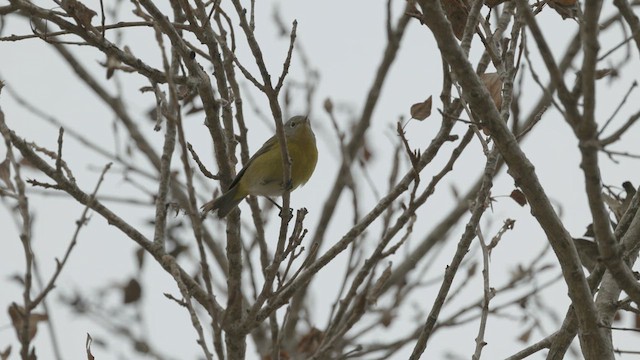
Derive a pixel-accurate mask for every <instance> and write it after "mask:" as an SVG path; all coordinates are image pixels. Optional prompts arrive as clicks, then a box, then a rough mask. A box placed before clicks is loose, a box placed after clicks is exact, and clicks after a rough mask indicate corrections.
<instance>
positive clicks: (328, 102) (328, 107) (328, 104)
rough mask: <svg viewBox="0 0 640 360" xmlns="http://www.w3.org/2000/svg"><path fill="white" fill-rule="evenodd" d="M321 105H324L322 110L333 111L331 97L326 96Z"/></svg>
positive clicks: (330, 112)
mask: <svg viewBox="0 0 640 360" xmlns="http://www.w3.org/2000/svg"><path fill="white" fill-rule="evenodd" d="M322 106H323V107H324V111H326V112H327V114H332V113H333V102H332V101H331V99H329V98H326V99H325V100H324V103H322Z"/></svg>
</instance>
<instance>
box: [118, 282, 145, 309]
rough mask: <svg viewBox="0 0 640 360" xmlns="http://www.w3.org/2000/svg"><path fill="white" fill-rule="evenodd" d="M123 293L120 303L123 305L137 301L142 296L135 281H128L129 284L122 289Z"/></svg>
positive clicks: (139, 287) (138, 284)
mask: <svg viewBox="0 0 640 360" xmlns="http://www.w3.org/2000/svg"><path fill="white" fill-rule="evenodd" d="M122 290H123V292H124V294H123V295H124V296H123V300H122V302H123V303H124V304H131V303H134V302H136V301H138V300H140V297H141V296H142V287H141V286H140V283H139V282H138V280H136V279H131V280H129V283H127V285H126V286H125V287H124V288H123V289H122Z"/></svg>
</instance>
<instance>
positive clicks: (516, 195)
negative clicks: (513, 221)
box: [509, 189, 527, 206]
mask: <svg viewBox="0 0 640 360" xmlns="http://www.w3.org/2000/svg"><path fill="white" fill-rule="evenodd" d="M509 197H511V198H512V199H513V201H515V202H517V203H518V205H520V206H525V205H527V197H526V196H525V195H524V193H523V192H522V191H520V190H518V189H514V190H513V191H512V192H511V195H509Z"/></svg>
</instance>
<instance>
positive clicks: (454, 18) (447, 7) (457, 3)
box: [442, 0, 469, 40]
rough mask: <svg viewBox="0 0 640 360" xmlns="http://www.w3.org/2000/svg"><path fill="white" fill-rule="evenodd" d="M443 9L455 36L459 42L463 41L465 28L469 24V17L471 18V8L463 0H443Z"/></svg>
mask: <svg viewBox="0 0 640 360" xmlns="http://www.w3.org/2000/svg"><path fill="white" fill-rule="evenodd" d="M442 8H443V9H444V12H445V14H447V18H448V19H449V22H450V23H451V28H452V29H453V34H454V35H455V36H456V37H457V38H458V40H462V36H463V35H464V27H465V25H466V24H467V17H468V16H469V6H468V5H467V3H466V2H465V1H463V0H443V1H442Z"/></svg>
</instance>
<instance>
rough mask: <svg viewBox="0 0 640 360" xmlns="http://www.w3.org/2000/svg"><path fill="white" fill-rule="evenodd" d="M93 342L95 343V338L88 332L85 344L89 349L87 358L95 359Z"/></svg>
mask: <svg viewBox="0 0 640 360" xmlns="http://www.w3.org/2000/svg"><path fill="white" fill-rule="evenodd" d="M91 343H93V338H91V335H89V333H87V340H86V342H85V344H84V347H85V349H86V350H87V360H95V356H93V354H92V353H91Z"/></svg>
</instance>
